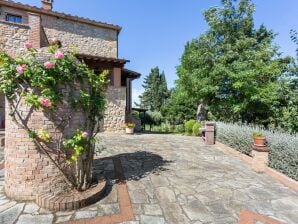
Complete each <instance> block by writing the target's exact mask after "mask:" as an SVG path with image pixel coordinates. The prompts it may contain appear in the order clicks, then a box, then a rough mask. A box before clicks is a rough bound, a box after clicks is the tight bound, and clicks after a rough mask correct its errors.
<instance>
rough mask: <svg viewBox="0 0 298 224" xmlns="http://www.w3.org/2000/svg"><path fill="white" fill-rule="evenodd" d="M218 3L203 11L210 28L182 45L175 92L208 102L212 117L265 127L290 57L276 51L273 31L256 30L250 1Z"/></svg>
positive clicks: (276, 99) (231, 0) (264, 28)
mask: <svg viewBox="0 0 298 224" xmlns="http://www.w3.org/2000/svg"><path fill="white" fill-rule="evenodd" d="M222 5H223V7H212V8H210V9H208V10H207V11H205V12H204V17H205V20H206V22H207V24H208V27H209V29H208V30H207V31H206V32H205V33H204V34H203V35H201V36H200V37H199V38H198V39H194V40H192V41H190V42H188V43H187V44H186V46H185V50H184V53H183V55H182V58H181V64H180V65H179V66H178V68H177V73H178V77H179V78H178V80H177V86H178V89H179V90H180V91H184V92H185V94H186V95H188V96H190V97H192V98H193V99H194V100H195V101H196V102H200V101H203V102H204V103H205V104H207V105H208V106H209V110H210V112H211V113H212V114H213V115H214V116H215V118H216V119H219V120H225V121H242V122H248V123H252V122H254V123H262V124H264V125H267V124H268V123H269V118H270V116H272V114H273V113H274V108H273V105H276V104H277V103H278V101H279V94H278V87H279V83H278V80H279V79H280V78H281V77H282V76H285V75H286V72H287V71H288V66H289V63H290V61H291V58H290V57H282V56H281V54H280V53H279V52H278V48H277V47H276V46H275V45H274V44H273V40H274V37H275V34H274V33H273V31H271V30H268V29H267V28H266V27H265V26H264V25H261V26H260V27H258V28H256V27H255V25H254V19H253V13H254V9H255V7H254V5H253V4H252V3H251V1H249V0H240V1H239V3H238V4H237V3H235V1H233V0H222ZM190 87H191V88H190Z"/></svg>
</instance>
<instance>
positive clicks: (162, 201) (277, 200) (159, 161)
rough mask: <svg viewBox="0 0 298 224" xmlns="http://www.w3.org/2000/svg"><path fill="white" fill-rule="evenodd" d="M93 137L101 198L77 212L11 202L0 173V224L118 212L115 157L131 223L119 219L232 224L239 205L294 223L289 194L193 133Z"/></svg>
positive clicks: (143, 223) (297, 209)
mask: <svg viewBox="0 0 298 224" xmlns="http://www.w3.org/2000/svg"><path fill="white" fill-rule="evenodd" d="M99 138H100V143H99V144H98V145H97V150H98V153H97V156H98V158H103V159H96V160H95V168H94V172H95V175H101V174H104V175H105V176H106V177H107V179H108V183H109V186H108V188H107V192H106V197H105V198H104V199H103V200H101V201H100V202H98V203H96V204H94V205H91V206H89V207H87V208H83V209H81V210H79V211H72V212H56V213H52V212H50V211H47V210H45V209H42V208H39V207H38V206H37V205H36V204H35V203H34V202H30V203H28V202H27V203H20V202H15V201H11V200H10V199H8V198H6V196H5V194H4V189H3V185H4V177H3V170H2V171H0V223H1V224H2V223H4V224H10V223H11V224H14V223H17V224H27V223H30V224H31V223H42V224H44V223H49V224H50V223H62V222H66V221H75V220H78V219H82V218H92V217H97V216H111V215H114V214H118V213H119V212H120V207H119V197H120V196H119V192H118V191H117V183H116V176H115V165H114V164H113V161H114V160H115V158H116V159H118V160H119V159H120V161H121V163H122V167H123V171H124V179H125V180H126V181H127V186H128V192H129V197H130V201H131V204H132V209H133V213H134V215H135V221H129V222H123V223H125V224H162V223H167V224H180V223H181V224H187V223H191V224H200V223H206V224H207V223H218V224H220V223H222V224H229V223H231V224H232V223H235V224H237V223H239V216H240V212H241V211H243V209H246V210H248V211H250V212H255V213H258V214H261V215H264V216H266V217H271V218H274V219H275V220H278V221H281V222H283V223H289V224H290V223H293V224H294V223H298V194H297V193H296V192H294V191H292V190H290V189H289V188H287V187H285V186H283V185H282V184H280V183H279V182H278V181H276V180H275V179H273V178H271V177H269V176H267V175H265V174H256V173H255V172H254V171H252V169H251V168H250V167H249V166H248V165H246V164H245V163H244V162H242V161H241V160H240V159H238V158H235V157H233V156H231V155H230V154H227V153H226V152H225V151H224V150H222V149H220V148H217V147H215V146H205V145H203V144H202V142H201V139H199V138H195V137H186V136H176V135H150V134H142V135H133V136H129V135H119V134H118V135H116V134H102V135H100V136H99ZM100 151H101V152H100ZM85 223H88V221H86V222H85ZM93 223H103V224H104V222H93ZM255 223H256V224H261V223H265V222H257V221H256V222H255Z"/></svg>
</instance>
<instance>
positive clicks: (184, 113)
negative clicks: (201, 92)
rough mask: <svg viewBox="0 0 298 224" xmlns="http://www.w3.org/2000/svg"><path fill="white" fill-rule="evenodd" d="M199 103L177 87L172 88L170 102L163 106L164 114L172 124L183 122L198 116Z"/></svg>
mask: <svg viewBox="0 0 298 224" xmlns="http://www.w3.org/2000/svg"><path fill="white" fill-rule="evenodd" d="M197 105H198V104H197V102H196V101H195V99H193V98H192V97H191V96H188V95H187V93H186V92H185V91H182V90H180V89H179V87H175V88H174V89H172V90H171V95H170V98H169V100H168V103H167V104H166V105H165V106H163V108H162V114H163V116H164V117H165V119H166V120H167V121H169V122H170V123H171V124H183V123H184V122H185V121H186V120H190V119H194V118H195V117H196V110H197Z"/></svg>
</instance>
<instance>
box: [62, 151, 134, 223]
mask: <svg viewBox="0 0 298 224" xmlns="http://www.w3.org/2000/svg"><path fill="white" fill-rule="evenodd" d="M108 158H111V157H108ZM101 159H107V158H101ZM113 163H114V169H115V176H116V178H117V179H118V181H117V191H118V200H119V202H118V203H119V207H120V214H114V215H108V216H97V217H93V218H86V219H78V220H71V221H68V222H66V224H99V223H103V224H116V223H120V222H126V221H134V220H135V217H134V214H133V209H132V204H131V201H130V197H129V193H128V188H127V185H126V182H125V178H124V172H123V167H122V163H121V160H120V158H119V157H117V158H113Z"/></svg>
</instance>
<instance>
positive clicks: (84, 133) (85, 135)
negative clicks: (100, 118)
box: [82, 131, 89, 139]
mask: <svg viewBox="0 0 298 224" xmlns="http://www.w3.org/2000/svg"><path fill="white" fill-rule="evenodd" d="M88 136H89V134H88V132H86V131H85V132H83V133H82V137H83V138H84V139H86V138H88Z"/></svg>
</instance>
